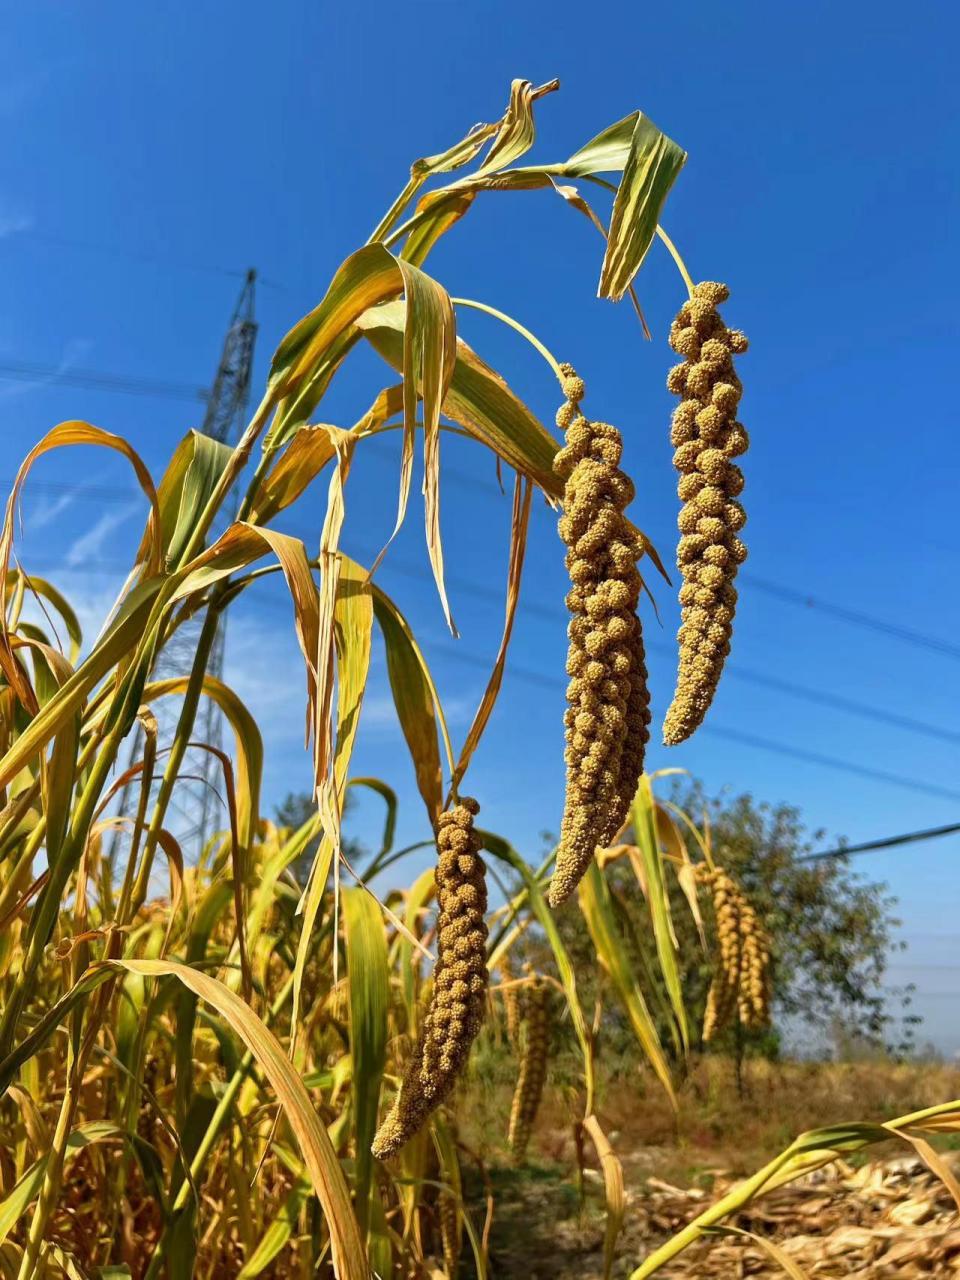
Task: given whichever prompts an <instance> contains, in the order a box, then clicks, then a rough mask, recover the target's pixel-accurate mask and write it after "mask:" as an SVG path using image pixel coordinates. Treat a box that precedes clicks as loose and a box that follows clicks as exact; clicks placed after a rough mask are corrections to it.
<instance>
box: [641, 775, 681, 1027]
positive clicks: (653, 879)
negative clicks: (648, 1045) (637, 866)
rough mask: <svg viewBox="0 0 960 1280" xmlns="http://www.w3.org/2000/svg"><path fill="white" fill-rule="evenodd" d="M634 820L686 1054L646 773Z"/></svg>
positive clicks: (663, 968)
mask: <svg viewBox="0 0 960 1280" xmlns="http://www.w3.org/2000/svg"><path fill="white" fill-rule="evenodd" d="M630 821H631V823H632V824H633V832H634V837H635V839H636V841H637V847H638V848H639V850H640V859H641V862H642V865H643V872H644V879H645V881H646V889H647V903H648V906H649V907H650V919H651V922H652V924H653V936H654V940H655V942H656V945H657V957H658V959H659V961H660V972H661V973H662V975H663V982H664V985H665V987H666V988H667V995H668V996H669V998H670V1005H671V1007H672V1009H673V1016H674V1018H675V1019H676V1023H677V1028H678V1030H679V1032H680V1039H681V1041H682V1042H683V1047H684V1051H686V1049H687V1048H688V1046H689V1043H690V1033H689V1029H688V1027H687V1010H686V1005H685V1004H684V1000H683V984H682V982H681V978H680V963H679V961H680V958H679V948H678V945H677V938H676V934H675V932H674V928H673V921H672V919H671V916H670V897H669V894H668V893H667V886H666V882H665V880H664V875H663V859H662V857H661V855H660V841H659V839H658V837H657V820H656V805H655V802H654V798H653V789H652V787H651V785H650V778H649V776H648V775H647V774H644V775H643V777H642V778H641V779H640V786H639V787H638V789H637V794H636V796H635V797H634V800H633V805H632V806H631V809H630Z"/></svg>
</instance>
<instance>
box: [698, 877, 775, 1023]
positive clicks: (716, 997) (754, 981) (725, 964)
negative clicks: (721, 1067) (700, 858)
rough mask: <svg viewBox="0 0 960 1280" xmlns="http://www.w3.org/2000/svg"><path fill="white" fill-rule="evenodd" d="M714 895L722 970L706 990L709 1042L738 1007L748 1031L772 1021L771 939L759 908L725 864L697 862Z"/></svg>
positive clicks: (719, 965)
mask: <svg viewBox="0 0 960 1280" xmlns="http://www.w3.org/2000/svg"><path fill="white" fill-rule="evenodd" d="M698 877H699V878H700V879H701V880H702V881H703V883H704V884H706V885H707V886H708V887H709V889H710V892H711V894H712V897H713V912H714V918H715V920H716V925H717V949H718V952H719V957H718V965H717V972H716V975H715V977H714V980H713V983H712V984H711V987H710V990H709V992H708V993H707V1006H706V1010H705V1012H704V1019H703V1040H704V1043H707V1042H709V1041H710V1040H712V1039H713V1037H714V1036H715V1035H716V1034H717V1033H718V1032H719V1031H722V1030H723V1028H724V1027H725V1026H726V1025H727V1024H728V1023H729V1021H730V1020H731V1018H732V1017H733V1015H734V1013H736V1014H737V1016H738V1017H739V1019H740V1022H741V1024H742V1026H743V1027H744V1029H745V1030H747V1031H758V1030H760V1029H761V1028H763V1027H765V1026H767V1024H768V1023H769V1021H770V941H769V938H768V937H767V934H766V932H765V930H764V929H763V927H762V926H761V924H760V921H759V920H758V918H757V913H756V911H755V910H754V908H753V907H752V906H751V904H750V902H749V901H748V900H747V898H746V896H745V894H744V893H743V891H742V889H740V887H739V886H738V885H737V884H736V882H735V881H734V879H733V878H732V876H730V875H729V874H728V873H727V872H726V871H724V870H723V869H722V868H720V867H715V868H713V869H708V868H705V867H702V866H701V868H698Z"/></svg>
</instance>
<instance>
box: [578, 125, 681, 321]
mask: <svg viewBox="0 0 960 1280" xmlns="http://www.w3.org/2000/svg"><path fill="white" fill-rule="evenodd" d="M686 158H687V153H686V152H685V151H684V150H682V148H680V147H678V146H677V144H676V143H675V142H672V141H671V140H670V138H668V137H667V136H666V134H664V133H661V131H660V130H659V129H658V128H657V126H656V125H655V124H653V123H652V122H651V121H650V120H648V119H647V117H646V116H645V115H642V114H641V113H638V114H637V119H636V124H635V125H634V130H633V136H632V137H631V139H630V151H629V154H628V156H627V160H626V163H625V164H624V166H623V176H622V177H621V179H620V185H619V187H618V188H617V195H616V198H615V200H614V202H613V214H612V216H611V218H610V230H609V233H608V236H607V251H606V253H605V254H604V257H603V266H602V268H601V270H600V288H599V290H598V292H599V295H600V297H601V298H612V299H613V300H614V301H618V300H619V299H620V298H622V297H623V295H624V293H626V291H627V288H628V287H629V285H630V282H631V280H633V277H634V276H635V275H636V274H637V271H638V270H639V269H640V264H641V263H642V262H643V259H644V258H645V257H646V254H647V250H648V249H649V248H650V245H651V244H652V243H653V237H654V236H655V235H656V232H657V223H658V222H659V220H660V212H661V210H662V209H663V205H664V201H665V200H666V198H667V196H668V195H669V193H670V188H671V187H672V186H673V184H674V181H675V180H676V178H677V175H678V174H679V172H680V170H681V169H682V168H683V165H684V162H685V161H686Z"/></svg>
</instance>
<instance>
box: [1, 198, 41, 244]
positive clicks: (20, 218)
mask: <svg viewBox="0 0 960 1280" xmlns="http://www.w3.org/2000/svg"><path fill="white" fill-rule="evenodd" d="M32 226H33V218H32V216H31V215H30V214H29V213H21V212H19V211H18V210H16V209H12V208H10V206H9V205H6V204H2V203H0V240H5V239H6V237H7V236H15V235H16V234H17V232H18V231H29V230H30V229H31V228H32Z"/></svg>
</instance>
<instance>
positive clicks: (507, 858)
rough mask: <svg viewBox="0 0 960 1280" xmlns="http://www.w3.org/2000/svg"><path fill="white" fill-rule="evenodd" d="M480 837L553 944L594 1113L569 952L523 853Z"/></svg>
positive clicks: (489, 835)
mask: <svg viewBox="0 0 960 1280" xmlns="http://www.w3.org/2000/svg"><path fill="white" fill-rule="evenodd" d="M480 835H481V836H482V838H483V847H484V848H485V849H486V850H487V851H488V852H489V853H492V854H493V855H494V856H495V857H497V858H499V859H500V860H501V861H502V862H505V863H506V864H507V866H509V867H512V868H513V870H514V871H515V872H516V873H517V874H518V875H519V876H520V878H521V880H522V881H523V883H524V886H525V888H526V890H527V898H528V901H529V903H530V909H531V911H532V912H533V914H534V915H535V916H536V918H537V922H538V923H539V925H540V927H541V928H542V929H543V931H544V933H545V934H546V935H547V941H548V942H549V943H550V948H551V950H552V951H553V958H554V960H555V961H556V964H557V972H558V973H559V975H560V983H561V986H562V987H563V990H564V994H565V995H566V998H567V1007H568V1008H569V1010H570V1019H571V1021H572V1022H573V1029H574V1031H575V1032H576V1036H577V1040H578V1041H579V1043H580V1051H581V1053H582V1055H583V1073H584V1081H585V1085H586V1094H587V1102H586V1109H587V1112H588V1113H589V1112H591V1111H592V1110H593V1089H594V1069H593V1038H592V1036H591V1034H590V1029H589V1027H588V1026H587V1020H586V1018H585V1017H584V1014H583V1007H582V1006H581V1004H580V997H579V996H578V995H577V976H576V972H575V970H574V967H573V962H572V961H571V959H570V953H569V952H568V951H567V948H566V946H565V945H564V942H563V939H562V938H561V936H560V930H559V929H558V928H557V921H556V918H555V917H554V914H553V912H552V911H550V909H549V908H548V907H547V902H546V899H545V898H544V896H543V890H542V889H541V887H540V885H539V883H538V881H537V879H536V878H535V877H534V875H533V873H532V872H531V870H530V868H529V867H528V866H527V864H526V862H525V861H524V860H523V858H522V857H521V856H520V854H519V853H518V852H517V851H516V849H514V847H513V846H512V845H511V844H509V843H508V842H507V841H506V840H504V839H503V838H502V836H498V835H494V833H493V832H492V831H481V832H480Z"/></svg>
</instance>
